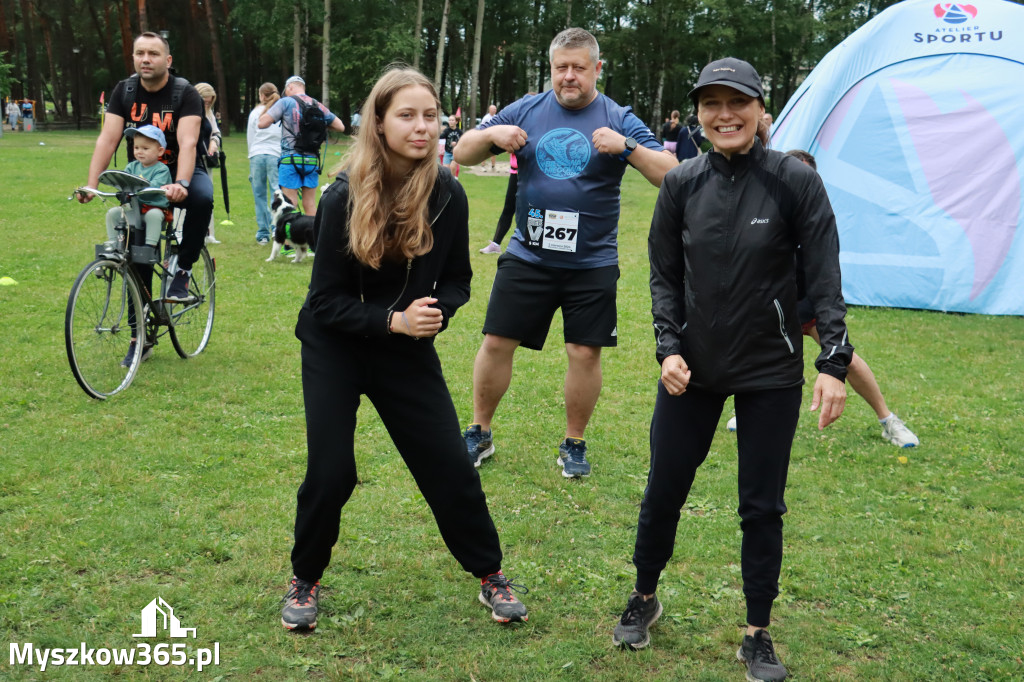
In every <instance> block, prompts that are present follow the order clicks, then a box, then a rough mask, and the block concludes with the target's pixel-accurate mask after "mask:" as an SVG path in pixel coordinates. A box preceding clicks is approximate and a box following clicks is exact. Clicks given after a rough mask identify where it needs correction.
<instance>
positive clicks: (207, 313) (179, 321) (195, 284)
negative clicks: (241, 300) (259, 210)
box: [164, 247, 217, 358]
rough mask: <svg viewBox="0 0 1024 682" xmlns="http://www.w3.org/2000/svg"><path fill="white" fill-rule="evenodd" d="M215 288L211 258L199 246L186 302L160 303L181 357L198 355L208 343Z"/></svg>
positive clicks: (175, 347)
mask: <svg viewBox="0 0 1024 682" xmlns="http://www.w3.org/2000/svg"><path fill="white" fill-rule="evenodd" d="M216 288H217V274H216V271H215V267H214V262H213V258H211V257H210V252H209V251H207V250H206V247H203V250H202V251H200V252H199V259H198V260H197V261H196V262H195V263H193V264H192V276H191V277H190V278H189V283H188V293H189V300H188V302H186V303H167V302H165V303H164V305H165V306H168V315H169V317H170V322H171V343H173V344H174V350H176V351H178V355H180V356H181V357H183V358H191V357H195V356H196V355H199V354H200V353H202V352H203V349H204V348H206V344H207V343H209V342H210V333H211V332H212V331H213V310H214V302H215V296H214V294H215V292H216Z"/></svg>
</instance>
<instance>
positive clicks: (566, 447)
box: [558, 438, 590, 478]
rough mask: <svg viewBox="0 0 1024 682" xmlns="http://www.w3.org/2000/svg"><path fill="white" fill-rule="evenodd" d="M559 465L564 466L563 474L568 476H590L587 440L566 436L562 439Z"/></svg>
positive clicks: (559, 448)
mask: <svg viewBox="0 0 1024 682" xmlns="http://www.w3.org/2000/svg"><path fill="white" fill-rule="evenodd" d="M558 466H560V467H562V475H563V476H565V477H566V478H579V477H580V476H589V475H590V462H588V461H587V441H585V440H583V439H582V438H566V439H565V440H564V441H562V443H561V444H560V445H559V446H558Z"/></svg>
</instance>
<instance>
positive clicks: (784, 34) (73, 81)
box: [0, 0, 1024, 128]
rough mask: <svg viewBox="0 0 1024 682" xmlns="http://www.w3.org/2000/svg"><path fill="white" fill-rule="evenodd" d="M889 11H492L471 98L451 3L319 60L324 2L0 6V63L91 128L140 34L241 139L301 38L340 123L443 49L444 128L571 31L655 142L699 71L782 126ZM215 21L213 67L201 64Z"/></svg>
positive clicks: (349, 4)
mask: <svg viewBox="0 0 1024 682" xmlns="http://www.w3.org/2000/svg"><path fill="white" fill-rule="evenodd" d="M1018 1H1024V0H1018ZM894 2H895V0H869V1H865V0H768V1H767V2H765V1H763V0H606V1H605V2H602V3H592V2H583V1H582V0H502V1H501V2H498V1H497V0H488V1H487V3H486V12H485V19H484V25H483V35H482V36H481V46H482V50H481V61H480V73H479V86H478V92H476V93H470V92H469V88H470V73H471V70H472V50H473V42H474V39H475V36H474V32H475V19H476V12H477V0H451V11H450V15H449V19H448V23H447V28H446V30H445V35H443V36H442V35H440V29H441V14H442V10H443V6H444V0H423V15H422V29H421V31H420V34H419V35H415V30H416V29H415V27H416V6H417V3H416V2H414V1H413V0H332V3H331V33H330V42H329V44H325V41H324V39H323V35H322V33H323V31H322V27H323V24H324V3H323V0H189V1H188V2H186V3H182V2H180V1H179V2H174V1H173V0H54V2H50V3H43V2H41V1H40V0H12V1H11V2H4V3H3V4H2V5H0V19H2V21H0V52H4V51H6V52H7V53H8V56H7V58H6V59H7V63H8V64H9V70H10V79H11V86H10V88H11V92H12V93H13V94H14V95H15V96H19V97H22V96H28V97H31V98H34V99H38V100H42V99H44V98H45V99H46V100H47V101H48V108H49V109H51V110H53V111H54V112H55V113H54V116H55V117H56V118H58V119H64V120H68V119H69V118H70V117H72V116H73V112H74V111H75V109H76V105H77V106H78V108H80V109H81V110H82V112H83V113H84V114H85V116H87V117H90V116H96V115H97V114H98V97H99V94H100V92H101V91H105V92H107V93H109V92H110V90H111V88H112V87H113V86H114V84H115V83H116V82H117V81H118V80H119V79H121V78H124V77H125V76H126V75H127V74H128V72H129V71H130V70H131V59H130V45H131V37H132V35H134V34H135V33H137V32H138V31H139V30H140V28H141V24H142V23H143V22H144V23H145V24H146V25H147V28H149V29H150V30H155V31H161V30H165V31H167V32H168V34H169V40H170V43H171V49H172V54H173V56H174V66H175V67H176V69H177V71H178V72H179V73H180V74H181V75H184V76H185V77H187V78H189V79H190V80H192V81H193V82H198V81H208V82H210V83H215V84H217V83H224V84H225V85H224V87H223V89H226V90H227V92H221V93H219V95H220V97H219V102H222V104H221V106H222V108H221V115H222V118H223V117H226V118H227V119H228V120H229V121H230V122H231V123H233V124H234V127H236V128H241V127H242V126H243V125H244V122H245V117H246V115H247V113H248V111H249V109H250V108H251V107H252V106H253V104H254V103H255V102H256V101H257V98H256V91H257V88H258V87H259V85H260V84H261V83H262V82H264V81H272V82H275V83H278V84H279V86H280V85H281V84H283V82H284V80H285V79H286V78H287V77H288V76H289V75H290V74H291V73H292V72H293V71H294V70H295V61H296V59H295V54H296V51H295V36H296V34H297V35H298V38H299V39H298V43H299V45H300V48H301V49H300V50H299V55H300V57H299V63H300V67H299V68H300V70H302V71H303V74H302V75H303V76H304V77H305V78H306V81H307V84H308V90H309V92H310V93H311V94H312V95H314V96H318V95H321V94H322V90H323V83H320V82H319V81H320V73H321V62H322V55H323V52H324V50H329V51H330V75H329V79H328V86H329V87H330V102H331V106H332V109H334V110H335V111H336V113H338V114H339V115H341V116H343V117H344V119H345V120H348V117H349V116H350V115H351V113H352V112H353V111H354V110H355V108H356V107H357V106H358V105H359V103H360V102H361V101H362V100H363V99H364V98H365V96H366V94H367V92H368V91H369V87H370V85H371V84H372V83H373V81H374V80H375V79H376V77H377V76H378V75H379V74H380V72H381V71H382V70H383V69H384V68H386V66H387V65H388V64H391V63H394V62H404V63H412V61H413V58H414V54H415V51H416V48H417V45H418V47H419V54H420V65H421V68H423V70H424V72H425V73H427V74H428V75H430V76H433V65H434V63H435V61H436V59H437V54H438V49H439V47H440V46H441V45H444V53H443V70H442V78H441V83H440V92H441V98H442V103H443V107H444V109H445V111H446V112H452V111H455V110H456V109H458V108H460V107H461V109H462V110H463V111H464V112H468V111H469V104H470V101H471V99H472V97H476V98H477V99H476V111H477V112H482V111H485V110H486V108H487V106H488V105H489V104H492V103H493V104H497V105H498V106H499V107H502V106H504V105H506V104H508V103H510V102H512V101H513V100H515V99H517V98H519V97H521V96H522V95H523V94H524V93H526V92H528V91H540V90H542V89H543V88H544V86H545V81H546V80H547V46H548V44H549V43H550V41H551V38H552V37H553V36H554V35H555V34H556V33H557V32H558V31H560V30H561V29H563V28H565V27H566V26H567V25H577V26H584V27H586V28H587V29H589V30H591V31H592V32H593V33H595V35H597V37H598V39H599V41H600V44H601V56H602V59H603V60H604V69H603V75H602V79H601V81H600V82H599V85H598V86H599V88H601V89H602V90H603V91H604V92H606V93H607V94H608V95H609V96H611V97H613V98H614V99H616V100H617V101H619V102H620V103H623V104H629V105H631V106H633V108H634V110H635V111H636V112H637V114H638V115H639V116H640V117H641V118H642V119H643V120H645V121H647V122H648V123H649V124H650V125H651V126H652V127H655V128H657V127H658V126H659V125H660V122H661V121H662V120H663V119H664V118H665V117H666V116H667V115H668V113H669V112H670V111H671V110H673V109H679V110H680V112H682V114H683V115H684V116H685V115H686V114H688V113H689V112H690V104H689V102H688V100H687V97H686V95H687V92H688V91H689V89H690V87H691V85H692V83H693V82H694V80H695V79H696V77H697V74H698V73H699V71H700V68H701V67H702V66H703V65H704V64H706V63H707V62H708V61H709V60H711V59H716V58H719V57H723V56H735V57H740V58H742V59H746V60H748V61H750V62H751V63H752V64H754V66H755V67H757V69H758V71H759V72H760V73H761V75H762V77H763V78H764V81H765V86H766V94H767V98H766V99H767V102H768V109H769V111H771V112H774V113H777V112H778V111H779V110H780V109H781V108H782V107H783V106H784V104H785V102H786V100H787V99H788V98H789V97H790V96H791V95H792V93H793V92H794V90H795V89H796V88H797V86H798V85H799V83H800V81H801V80H802V79H803V78H804V77H805V76H806V74H807V73H808V72H809V71H810V70H811V69H812V68H813V67H814V65H815V64H816V63H817V62H818V60H819V59H821V57H822V56H823V55H824V54H825V53H826V52H827V51H828V50H829V49H831V48H832V47H833V46H835V45H836V44H837V43H838V42H839V41H841V40H842V39H843V38H845V37H846V36H847V35H849V33H851V32H852V31H854V30H855V29H856V28H857V27H859V26H861V25H862V24H863V23H864V22H866V21H867V20H869V19H870V18H872V17H873V16H875V15H876V14H877V13H878V12H880V11H881V10H883V9H885V8H886V7H888V6H889V5H891V4H894ZM140 8H141V9H144V13H140ZM211 17H212V19H213V21H212V24H213V26H214V31H215V33H216V36H215V37H216V44H217V47H218V49H219V53H220V56H221V58H220V63H219V64H215V63H213V61H214V60H213V58H212V56H211V54H212V52H213V43H214V41H213V40H212V38H213V37H214V36H211V32H210V28H209V27H210V24H211V21H210V18H211ZM296 17H299V31H298V32H297V33H296V31H295V25H296ZM75 50H77V52H75ZM44 120H45V119H44ZM224 127H228V126H224Z"/></svg>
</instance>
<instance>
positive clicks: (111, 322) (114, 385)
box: [64, 258, 145, 400]
mask: <svg viewBox="0 0 1024 682" xmlns="http://www.w3.org/2000/svg"><path fill="white" fill-rule="evenodd" d="M136 316H138V318H139V322H138V323H136V319H135V318H136ZM133 325H135V326H139V327H140V328H141V329H142V334H141V336H140V339H144V338H145V311H144V308H143V306H142V293H141V291H140V290H139V285H138V283H137V282H136V281H135V278H134V277H132V276H131V275H129V274H128V271H127V267H126V266H124V265H122V264H121V263H117V262H115V261H111V260H106V259H103V258H100V259H97V260H95V261H93V262H92V263H90V264H89V265H87V266H86V267H85V269H84V270H82V272H81V273H79V275H78V278H77V279H76V280H75V283H74V285H73V286H72V287H71V294H70V295H69V296H68V306H67V309H66V310H65V313H64V344H65V346H66V347H67V352H68V362H69V363H70V364H71V371H72V372H73V373H74V375H75V379H76V380H77V381H78V385H79V386H81V387H82V390H84V391H85V392H86V393H87V394H89V395H90V396H91V397H93V398H98V399H100V400H103V399H105V398H107V397H108V396H112V395H114V394H115V393H117V392H119V391H123V390H124V389H126V388H128V386H129V384H131V383H132V379H134V378H135V373H136V371H137V370H138V369H139V363H140V361H141V359H142V348H143V344H142V343H141V342H140V343H137V344H136V345H135V353H134V354H132V356H131V357H130V358H128V357H127V355H126V354H127V353H128V349H129V345H130V343H131V339H132V336H133V330H132V327H133ZM126 359H127V360H128V362H127V365H128V366H127V367H124V366H123V365H122V362H123V361H125V360H126Z"/></svg>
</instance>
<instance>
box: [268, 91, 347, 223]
mask: <svg viewBox="0 0 1024 682" xmlns="http://www.w3.org/2000/svg"><path fill="white" fill-rule="evenodd" d="M277 121H281V159H280V161H278V171H277V182H278V185H279V186H280V187H281V191H282V192H283V193H284V196H285V198H287V199H288V201H290V202H291V203H292V204H293V205H294V206H298V205H299V192H300V191H301V192H302V212H303V213H305V214H306V215H313V214H314V213H316V187H317V185H318V184H319V183H320V171H321V170H322V169H323V161H322V160H321V158H320V147H322V146H323V144H324V143H325V142H327V129H328V128H330V129H331V130H336V131H338V132H339V133H343V132H345V124H344V123H343V122H342V121H341V119H340V118H338V117H337V116H335V115H334V114H332V113H331V112H330V110H329V109H328V108H327V107H325V106H324V105H323V104H321V103H320V102H317V101H316V100H315V99H313V98H312V97H310V96H309V95H307V94H306V81H305V80H303V78H302V76H292V77H291V78H289V79H288V80H287V81H285V83H284V97H282V98H281V99H279V100H278V101H277V102H275V103H274V105H273V106H272V107H270V109H268V110H267V111H266V112H265V113H263V115H261V116H260V120H259V123H257V127H259V128H261V129H262V128H269V127H270V126H272V125H273V124H274V123H276V122H277ZM306 190H310V191H306Z"/></svg>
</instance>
